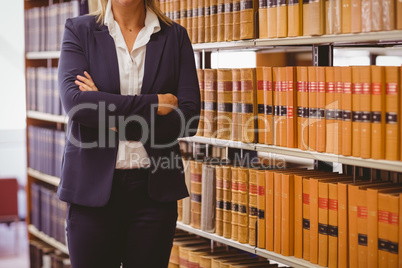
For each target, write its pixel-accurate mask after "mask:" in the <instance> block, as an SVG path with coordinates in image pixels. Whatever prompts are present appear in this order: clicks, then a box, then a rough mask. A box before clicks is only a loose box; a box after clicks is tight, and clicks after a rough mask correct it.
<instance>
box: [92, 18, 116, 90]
mask: <svg viewBox="0 0 402 268" xmlns="http://www.w3.org/2000/svg"><path fill="white" fill-rule="evenodd" d="M94 35H95V39H96V42H97V45H98V46H99V49H100V50H101V53H102V57H104V59H105V62H106V65H107V68H108V70H109V72H108V75H109V77H110V81H111V83H112V87H111V90H110V93H115V94H121V93H120V76H119V63H118V62H117V54H116V47H115V44H114V41H113V38H112V37H111V36H110V34H109V31H108V29H107V27H106V26H104V25H103V27H102V28H101V31H96V32H94Z"/></svg>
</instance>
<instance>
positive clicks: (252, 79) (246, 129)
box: [240, 68, 257, 142]
mask: <svg viewBox="0 0 402 268" xmlns="http://www.w3.org/2000/svg"><path fill="white" fill-rule="evenodd" d="M240 79H241V94H240V95H241V111H242V113H241V115H242V116H241V126H242V128H241V129H242V134H241V136H242V139H241V141H243V142H255V140H256V132H255V129H256V118H255V117H256V115H257V92H256V73H255V69H251V68H245V69H241V70H240Z"/></svg>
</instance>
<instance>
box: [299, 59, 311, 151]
mask: <svg viewBox="0 0 402 268" xmlns="http://www.w3.org/2000/svg"><path fill="white" fill-rule="evenodd" d="M296 68H297V69H296V70H297V72H296V73H297V78H296V79H297V86H296V87H297V139H298V141H297V145H298V148H299V149H302V150H307V149H308V114H309V113H308V109H309V104H308V69H307V67H296Z"/></svg>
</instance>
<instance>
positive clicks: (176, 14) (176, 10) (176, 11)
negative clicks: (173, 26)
mask: <svg viewBox="0 0 402 268" xmlns="http://www.w3.org/2000/svg"><path fill="white" fill-rule="evenodd" d="M173 20H174V21H175V22H176V23H178V24H180V25H181V17H180V0H173Z"/></svg>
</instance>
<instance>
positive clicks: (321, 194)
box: [318, 182, 329, 267]
mask: <svg viewBox="0 0 402 268" xmlns="http://www.w3.org/2000/svg"><path fill="white" fill-rule="evenodd" d="M328 215H329V183H326V182H318V265H321V266H324V267H326V266H328V253H329V251H328V249H329V246H328V234H329V231H328V230H329V223H328V221H329V219H328V218H329V216H328Z"/></svg>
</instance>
